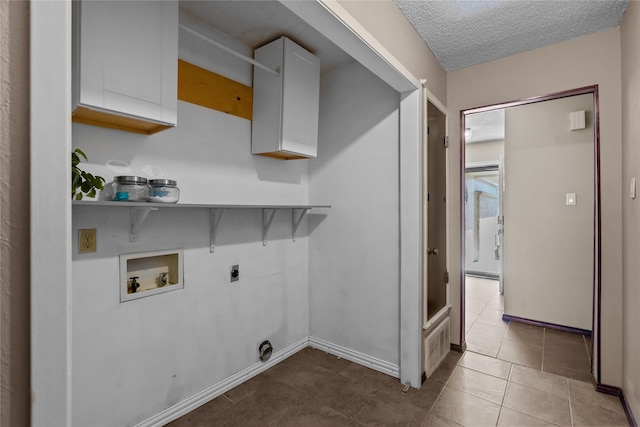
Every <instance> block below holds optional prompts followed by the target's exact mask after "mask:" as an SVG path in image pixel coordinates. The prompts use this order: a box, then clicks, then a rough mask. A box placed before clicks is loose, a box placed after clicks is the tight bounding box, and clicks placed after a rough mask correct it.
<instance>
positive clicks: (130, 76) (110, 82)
mask: <svg viewBox="0 0 640 427" xmlns="http://www.w3.org/2000/svg"><path fill="white" fill-rule="evenodd" d="M74 6H75V9H74V25H75V27H76V28H75V31H74V79H75V84H74V89H76V90H75V91H74V103H75V106H76V107H80V114H76V112H78V110H76V112H74V119H76V118H77V117H76V116H79V117H80V118H82V117H84V115H83V112H84V113H86V110H91V111H92V112H94V115H93V116H92V117H95V114H97V113H107V114H113V115H115V116H116V117H115V120H118V118H117V116H126V117H129V118H136V119H141V120H143V121H150V122H155V123H158V124H164V125H167V126H174V125H175V124H176V117H177V59H178V2H177V1H82V2H75V3H74ZM96 112H97V113H96ZM101 117H103V118H104V117H105V116H104V115H103V116H101ZM78 121H82V120H78Z"/></svg>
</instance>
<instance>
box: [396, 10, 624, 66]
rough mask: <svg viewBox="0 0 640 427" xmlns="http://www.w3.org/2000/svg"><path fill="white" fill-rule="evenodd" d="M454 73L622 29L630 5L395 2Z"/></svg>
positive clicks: (436, 54)
mask: <svg viewBox="0 0 640 427" xmlns="http://www.w3.org/2000/svg"><path fill="white" fill-rule="evenodd" d="M394 1H395V3H396V4H397V5H398V7H399V8H400V10H401V11H402V13H403V14H404V15H405V16H406V17H407V19H408V20H409V22H411V24H412V25H413V27H414V28H415V29H416V31H417V32H418V34H419V35H420V37H422V39H423V40H424V41H425V42H426V44H427V45H428V46H429V48H430V49H431V51H432V52H433V53H434V55H435V56H436V58H437V59H438V61H439V62H440V64H441V65H442V67H443V68H444V69H445V70H447V71H453V70H457V69H460V68H465V67H469V66H471V65H476V64H480V63H482V62H487V61H491V60H494V59H498V58H502V57H505V56H509V55H513V54H516V53H520V52H525V51H527V50H532V49H536V48H539V47H543V46H548V45H551V44H554V43H560V42H563V41H566V40H569V39H572V38H575V37H580V36H583V35H586V34H592V33H596V32H599V31H603V30H606V29H609V28H614V27H617V26H619V25H620V21H621V19H622V16H623V15H624V12H625V10H626V8H627V4H628V0H471V1H470V0H394Z"/></svg>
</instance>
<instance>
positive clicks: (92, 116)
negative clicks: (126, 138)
mask: <svg viewBox="0 0 640 427" xmlns="http://www.w3.org/2000/svg"><path fill="white" fill-rule="evenodd" d="M71 120H72V121H74V122H76V123H83V124H85V125H92V126H100V127H104V128H110V129H118V130H123V131H127V132H134V133H141V134H144V135H153V134H154V133H158V132H160V131H163V130H166V129H171V128H172V127H173V126H171V125H166V124H162V123H155V122H150V121H146V120H142V119H136V118H133V117H127V116H120V115H118V114H112V113H107V112H104V111H98V110H92V109H90V108H87V107H77V108H76V109H75V110H74V111H73V114H72V115H71Z"/></svg>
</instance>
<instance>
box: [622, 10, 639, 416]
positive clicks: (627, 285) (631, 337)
mask: <svg viewBox="0 0 640 427" xmlns="http://www.w3.org/2000/svg"><path fill="white" fill-rule="evenodd" d="M620 34H621V45H622V153H623V163H622V176H623V178H622V208H623V211H622V213H623V217H622V221H623V223H622V224H623V225H622V226H623V229H624V233H623V251H622V254H623V255H622V256H623V259H622V262H623V266H624V269H623V278H624V281H623V286H624V288H623V291H624V292H623V301H624V303H623V313H624V317H623V325H622V333H623V337H624V341H623V342H624V347H623V354H622V358H623V365H622V369H623V383H622V388H623V390H624V394H625V397H626V400H627V403H628V404H629V406H630V408H631V410H632V411H633V413H634V414H635V417H636V420H638V419H639V417H640V365H638V354H639V353H640V336H639V335H638V324H640V312H639V311H638V304H637V303H638V301H640V284H639V283H638V279H639V278H640V263H639V262H638V258H639V257H640V205H639V204H638V203H639V202H640V199H638V198H636V199H635V200H632V199H631V198H630V197H629V193H628V192H627V185H628V184H629V183H630V181H631V178H632V177H636V178H640V144H638V135H640V120H638V115H639V114H640V101H639V100H638V93H640V53H639V52H638V39H640V3H638V2H636V1H631V2H629V7H628V8H627V11H626V13H625V15H624V19H623V21H622V26H621V28H620Z"/></svg>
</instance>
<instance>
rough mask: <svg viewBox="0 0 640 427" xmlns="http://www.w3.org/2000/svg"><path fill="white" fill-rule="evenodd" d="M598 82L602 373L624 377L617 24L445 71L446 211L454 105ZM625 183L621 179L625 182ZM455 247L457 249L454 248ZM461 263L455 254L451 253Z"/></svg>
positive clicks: (455, 202)
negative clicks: (446, 121) (521, 51)
mask: <svg viewBox="0 0 640 427" xmlns="http://www.w3.org/2000/svg"><path fill="white" fill-rule="evenodd" d="M593 84H598V85H599V90H600V100H599V101H600V126H601V128H600V143H601V149H600V155H601V157H600V160H601V168H602V170H601V186H602V301H601V304H602V316H601V320H602V343H601V344H602V345H601V348H602V376H601V378H600V380H601V382H602V383H604V384H608V385H612V386H621V385H622V310H621V308H622V213H621V211H620V206H621V203H622V200H621V192H622V190H621V189H622V188H623V186H622V177H621V173H620V165H621V162H622V154H621V152H622V149H621V89H620V31H619V29H617V28H616V29H612V30H608V31H603V32H600V33H597V34H592V35H589V36H584V37H580V38H577V39H574V40H570V41H567V42H564V43H559V44H555V45H552V46H548V47H545V48H541V49H536V50H533V51H530V52H525V53H521V54H518V55H513V56H510V57H507V58H503V59H500V60H496V61H491V62H487V63H484V64H479V65H476V66H473V67H469V68H465V69H462V70H458V71H453V72H450V73H449V74H448V75H447V88H448V89H447V94H448V96H447V107H448V109H449V112H450V116H449V136H450V143H451V145H450V147H451V164H450V171H451V176H450V184H451V188H452V189H454V193H453V194H452V197H451V198H450V200H451V212H459V211H460V198H459V197H456V193H455V189H456V188H460V166H459V160H458V159H459V157H458V154H457V153H459V152H460V120H459V116H458V112H459V111H460V110H464V109H469V108H475V107H480V106H484V105H492V104H498V103H502V102H506V101H512V100H518V99H524V98H528V97H532V96H539V95H546V94H550V93H554V92H559V91H562V90H567V89H573V88H577V87H582V86H588V85H593ZM625 188H626V185H625ZM450 224H451V228H450V232H451V234H450V236H451V242H452V246H453V247H452V252H451V253H454V254H455V253H459V252H460V251H459V247H458V245H459V242H460V238H459V236H460V225H459V224H460V221H459V216H457V217H454V218H453V220H452V221H451V222H450ZM456 248H457V249H456ZM451 263H452V265H451V270H452V271H460V260H458V259H456V258H453V259H452V260H451ZM459 281H460V277H456V276H455V275H453V277H452V282H451V289H452V300H453V301H458V300H459V298H460V294H459V290H460V286H459V285H460V282H459ZM459 316H460V313H459V309H458V308H455V309H454V313H453V315H452V320H453V324H452V340H454V342H455V341H457V340H458V339H459V338H458V337H459V331H460V324H459V321H458V319H459Z"/></svg>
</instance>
